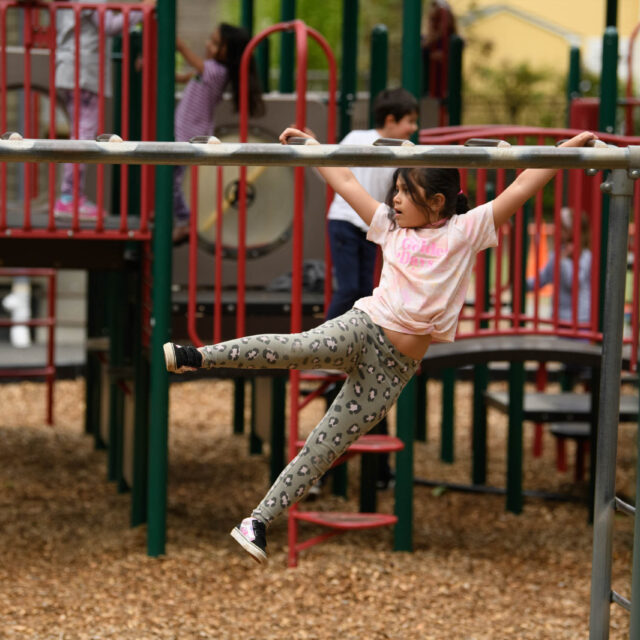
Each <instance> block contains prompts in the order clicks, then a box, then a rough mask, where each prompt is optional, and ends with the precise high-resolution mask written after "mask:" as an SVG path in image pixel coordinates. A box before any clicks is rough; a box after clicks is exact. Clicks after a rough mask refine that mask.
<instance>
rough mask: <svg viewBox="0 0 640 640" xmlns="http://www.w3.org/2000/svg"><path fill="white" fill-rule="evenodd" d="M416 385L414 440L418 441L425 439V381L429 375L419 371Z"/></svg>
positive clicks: (424, 440)
mask: <svg viewBox="0 0 640 640" xmlns="http://www.w3.org/2000/svg"><path fill="white" fill-rule="evenodd" d="M417 378H418V385H417V389H416V440H419V441H420V442H426V441H427V407H428V400H427V383H428V380H429V376H428V375H427V374H426V373H420V374H419V375H418V376H417Z"/></svg>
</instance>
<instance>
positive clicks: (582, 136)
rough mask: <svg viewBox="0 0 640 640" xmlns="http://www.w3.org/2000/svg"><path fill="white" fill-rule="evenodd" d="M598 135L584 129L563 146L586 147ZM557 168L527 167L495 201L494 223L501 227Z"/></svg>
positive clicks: (540, 187)
mask: <svg viewBox="0 0 640 640" xmlns="http://www.w3.org/2000/svg"><path fill="white" fill-rule="evenodd" d="M596 137H597V136H596V135H595V134H593V133H591V132H590V131H583V132H582V133H579V134H578V135H577V136H575V137H573V138H571V139H570V140H567V141H566V142H563V143H562V144H561V145H560V146H561V147H584V145H585V144H586V143H587V142H588V141H589V140H595V139H596ZM556 172H557V169H525V170H524V171H523V172H522V173H521V174H520V175H519V176H518V177H517V178H516V179H515V180H514V181H513V182H512V183H511V184H510V185H509V186H508V187H507V188H506V189H505V190H504V191H503V192H502V193H501V194H500V195H498V196H497V197H496V199H495V200H494V201H493V223H494V224H495V227H496V229H499V228H500V226H501V225H503V224H504V223H505V222H507V220H509V218H510V217H511V216H512V215H513V214H514V213H515V212H516V211H517V210H518V209H519V208H520V207H521V206H522V205H523V204H524V203H525V202H526V201H527V200H528V199H529V198H531V197H532V196H534V195H535V194H536V193H537V192H538V191H539V190H540V189H542V187H544V185H545V184H547V182H549V180H551V178H553V176H554V175H555V174H556Z"/></svg>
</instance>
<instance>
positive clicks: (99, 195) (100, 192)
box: [96, 6, 106, 233]
mask: <svg viewBox="0 0 640 640" xmlns="http://www.w3.org/2000/svg"><path fill="white" fill-rule="evenodd" d="M105 9H106V8H105V7H104V6H99V7H98V134H100V133H105V131H104V101H105V97H104V74H105V60H106V34H105V30H104V15H105ZM96 206H97V207H98V218H97V220H96V232H98V233H101V232H102V231H104V165H103V164H99V165H98V166H97V169H96Z"/></svg>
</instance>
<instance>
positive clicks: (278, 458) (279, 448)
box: [270, 376, 287, 483]
mask: <svg viewBox="0 0 640 640" xmlns="http://www.w3.org/2000/svg"><path fill="white" fill-rule="evenodd" d="M286 390H287V378H286V377H284V376H276V377H275V378H274V379H273V385H272V387H271V465H270V478H271V482H272V483H273V482H275V481H276V479H277V477H278V476H279V475H280V472H281V471H282V469H284V465H285V435H284V434H285V406H286V396H287V394H286Z"/></svg>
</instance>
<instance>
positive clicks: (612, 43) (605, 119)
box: [598, 27, 618, 133]
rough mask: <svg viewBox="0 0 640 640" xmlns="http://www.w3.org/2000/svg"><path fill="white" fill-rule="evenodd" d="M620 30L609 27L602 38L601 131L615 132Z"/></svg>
mask: <svg viewBox="0 0 640 640" xmlns="http://www.w3.org/2000/svg"><path fill="white" fill-rule="evenodd" d="M617 70H618V30H617V29H616V28H615V27H607V28H606V29H605V32H604V37H603V39H602V74H601V76H600V111H599V114H598V127H599V129H600V131H606V132H607V133H613V132H614V130H615V123H616V106H617V103H618V77H617Z"/></svg>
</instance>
